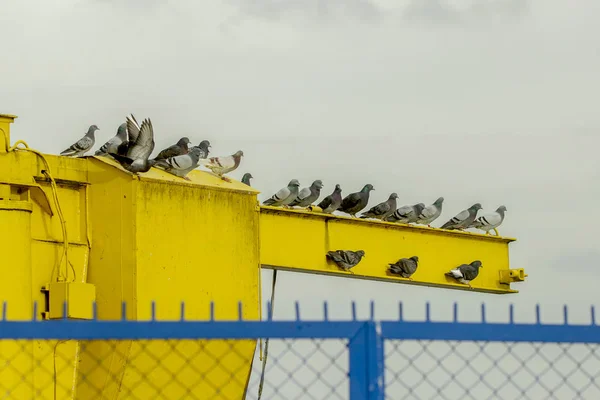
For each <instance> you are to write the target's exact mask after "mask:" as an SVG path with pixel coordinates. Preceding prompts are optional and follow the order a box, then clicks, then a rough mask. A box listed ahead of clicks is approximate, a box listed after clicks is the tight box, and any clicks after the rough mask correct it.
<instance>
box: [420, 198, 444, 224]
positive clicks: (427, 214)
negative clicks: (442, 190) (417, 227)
mask: <svg viewBox="0 0 600 400" xmlns="http://www.w3.org/2000/svg"><path fill="white" fill-rule="evenodd" d="M443 203H444V198H443V197H440V198H438V199H437V200H436V201H434V202H433V204H431V205H429V206H427V207H425V208H424V209H423V211H421V214H419V217H418V218H417V220H416V221H415V222H416V223H417V224H422V225H427V226H429V227H431V223H432V222H433V221H435V220H436V219H437V218H438V217H439V216H440V214H442V204H443Z"/></svg>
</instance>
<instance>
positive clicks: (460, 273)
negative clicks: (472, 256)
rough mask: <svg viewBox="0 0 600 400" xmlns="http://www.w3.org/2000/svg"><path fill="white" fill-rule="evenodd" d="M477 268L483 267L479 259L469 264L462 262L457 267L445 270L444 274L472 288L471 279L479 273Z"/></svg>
mask: <svg viewBox="0 0 600 400" xmlns="http://www.w3.org/2000/svg"><path fill="white" fill-rule="evenodd" d="M479 268H483V265H481V261H479V260H476V261H473V262H472V263H471V264H463V265H461V266H460V267H458V268H454V269H452V270H450V272H446V274H445V275H446V276H449V277H451V278H454V279H456V280H457V281H459V282H460V283H464V284H465V285H469V287H470V288H472V286H471V281H472V280H473V279H475V278H477V275H479Z"/></svg>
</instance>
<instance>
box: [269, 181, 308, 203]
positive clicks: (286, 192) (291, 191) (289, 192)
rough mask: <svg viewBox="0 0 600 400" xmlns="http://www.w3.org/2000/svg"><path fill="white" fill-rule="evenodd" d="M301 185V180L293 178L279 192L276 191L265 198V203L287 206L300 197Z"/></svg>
mask: <svg viewBox="0 0 600 400" xmlns="http://www.w3.org/2000/svg"><path fill="white" fill-rule="evenodd" d="M299 186H300V182H298V180H297V179H292V180H291V181H290V183H288V185H287V186H286V187H284V188H282V189H279V191H278V192H277V193H275V194H274V195H273V196H271V198H269V199H267V200H265V201H264V202H263V204H264V205H265V206H273V207H277V206H283V207H287V206H289V205H290V203H292V202H293V201H294V200H296V197H298V187H299Z"/></svg>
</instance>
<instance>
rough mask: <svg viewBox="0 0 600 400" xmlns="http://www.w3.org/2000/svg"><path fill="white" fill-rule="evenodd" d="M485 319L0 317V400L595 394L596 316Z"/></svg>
mask: <svg viewBox="0 0 600 400" xmlns="http://www.w3.org/2000/svg"><path fill="white" fill-rule="evenodd" d="M565 315H566V314H565ZM482 321H483V322H481V323H461V322H458V321H454V322H451V323H449V322H433V321H429V320H428V319H427V320H426V321H425V322H411V321H402V320H400V321H383V322H375V321H373V320H367V321H358V320H356V319H353V320H351V321H335V322H334V321H327V320H325V321H301V320H300V319H299V318H298V319H297V320H295V321H242V320H240V321H189V322H188V321H176V322H172V321H170V322H167V321H164V322H163V321H151V322H138V321H125V320H123V321H95V320H92V321H73V320H53V321H27V322H13V321H1V320H0V399H19V400H23V399H36V400H37V399H43V400H45V399H52V400H57V399H72V400H75V399H77V400H81V399H84V400H88V399H90V400H96V399H102V400H103V399H107V400H108V399H111V400H117V399H119V400H121V399H131V400H150V399H163V400H171V399H178V400H179V399H192V400H194V399H202V400H205V399H224V400H228V399H257V400H258V399H265V400H267V399H275V400H277V399H281V400H295V399H298V400H304V399H308V400H312V399H315V400H321V399H323V400H330V399H333V400H336V399H349V400H359V399H361V400H362V399H367V400H384V399H386V400H387V399H394V400H396V399H398V400H399V399H461V400H462V399H476V400H480V399H594V400H595V399H600V350H599V347H600V327H598V326H597V325H595V323H594V322H593V321H595V320H594V319H593V318H592V324H590V325H587V326H583V325H569V324H567V323H566V318H565V323H564V324H562V325H544V324H541V323H539V320H538V323H536V324H516V323H513V322H510V323H507V324H498V323H493V324H488V323H486V322H485V319H484V318H482ZM511 321H512V318H511ZM266 337H268V338H269V346H268V353H267V352H266V349H265V342H264V338H266ZM261 355H262V356H263V357H266V361H264V362H265V364H264V367H265V368H264V371H263V360H264V358H263V359H262V360H261Z"/></svg>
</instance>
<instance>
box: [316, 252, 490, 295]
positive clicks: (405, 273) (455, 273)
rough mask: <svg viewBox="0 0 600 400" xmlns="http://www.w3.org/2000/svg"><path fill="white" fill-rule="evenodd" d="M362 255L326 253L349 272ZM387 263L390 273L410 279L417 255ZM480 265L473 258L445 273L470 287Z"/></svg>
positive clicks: (413, 271) (416, 262) (357, 253)
mask: <svg viewBox="0 0 600 400" xmlns="http://www.w3.org/2000/svg"><path fill="white" fill-rule="evenodd" d="M364 256H365V252H364V250H358V251H352V250H335V251H328V252H327V255H326V257H327V258H328V259H329V260H331V261H333V262H334V263H335V264H336V265H337V266H338V267H340V268H341V269H343V270H344V271H348V272H350V273H353V272H352V271H351V268H353V267H355V266H357V265H358V263H360V261H361V260H362V258H363V257H364ZM388 265H389V268H388V272H389V273H390V274H391V275H394V276H399V277H402V278H406V279H409V280H411V281H412V275H413V274H414V273H415V272H417V268H418V267H419V257H417V256H412V257H410V258H401V259H399V260H398V261H396V262H395V263H393V264H388ZM482 267H483V265H482V264H481V261H479V260H475V261H473V262H472V263H470V264H462V265H460V266H458V267H456V268H454V269H451V270H450V271H449V272H446V273H445V275H446V276H449V277H451V278H453V279H455V280H456V281H458V282H460V283H462V284H465V285H468V286H469V287H470V288H472V286H471V281H472V280H473V279H475V278H477V275H479V268H482Z"/></svg>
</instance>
